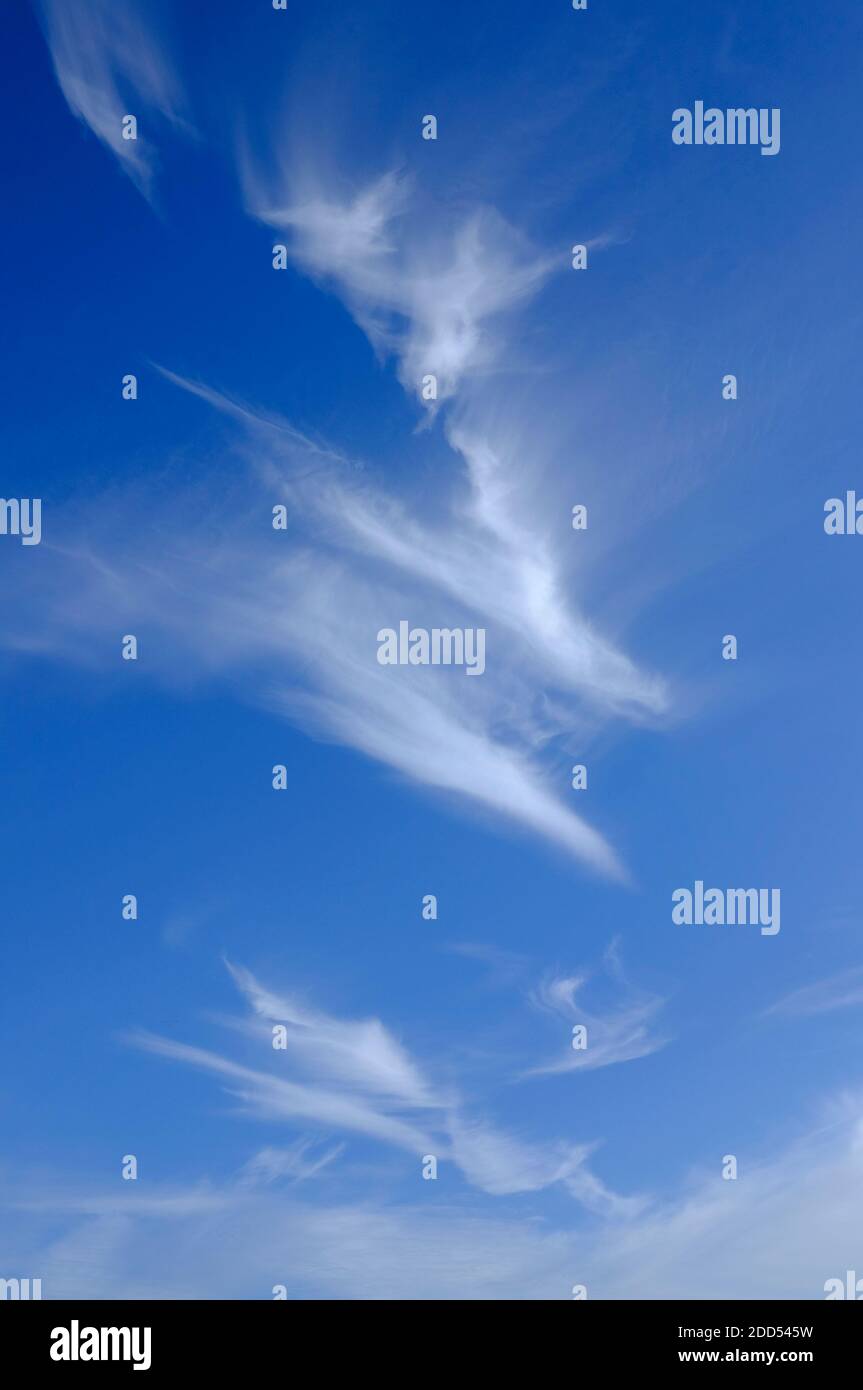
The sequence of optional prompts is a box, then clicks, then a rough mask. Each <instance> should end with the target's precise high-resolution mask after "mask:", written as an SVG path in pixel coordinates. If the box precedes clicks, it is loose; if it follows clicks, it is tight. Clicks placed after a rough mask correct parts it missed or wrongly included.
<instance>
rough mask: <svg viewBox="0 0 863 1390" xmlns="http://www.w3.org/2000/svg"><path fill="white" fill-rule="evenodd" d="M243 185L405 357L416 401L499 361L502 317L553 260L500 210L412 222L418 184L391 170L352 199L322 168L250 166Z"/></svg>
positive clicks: (267, 218) (374, 331) (299, 256)
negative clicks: (443, 223) (443, 221)
mask: <svg viewBox="0 0 863 1390" xmlns="http://www.w3.org/2000/svg"><path fill="white" fill-rule="evenodd" d="M274 181H275V184H276V187H275V189H274V187H273V183H274ZM244 182H245V189H246V201H247V204H248V206H249V208H250V210H251V211H252V212H253V213H254V215H255V216H257V217H258V218H259V219H260V220H261V221H263V222H265V223H267V225H268V226H270V227H273V228H274V229H275V230H276V231H278V232H279V233H280V234H283V235H289V236H290V246H289V249H290V250H291V253H292V255H293V257H294V259H295V260H296V262H297V264H298V265H299V266H300V267H301V268H302V269H303V270H304V271H306V273H308V274H310V275H312V276H314V277H316V278H319V279H323V280H324V281H325V282H326V283H330V284H332V285H333V286H334V287H335V289H336V290H337V292H338V293H339V294H340V295H341V297H342V298H343V300H344V301H345V303H346V305H347V306H348V308H349V309H350V311H351V313H352V314H353V316H354V318H355V319H356V321H357V323H358V324H359V325H360V327H361V328H362V329H363V331H364V332H365V333H366V334H367V336H368V337H369V339H370V341H371V342H372V343H373V344H374V346H375V347H376V348H377V349H378V350H379V351H380V352H381V353H383V354H384V355H390V354H393V355H395V356H396V358H397V359H398V364H399V367H398V370H399V379H400V381H401V383H402V385H403V386H404V387H405V389H406V390H407V391H409V392H410V393H411V394H414V395H417V396H419V395H420V393H421V387H422V379H423V377H425V376H426V375H428V374H433V375H434V376H435V377H436V378H437V386H438V394H437V401H438V403H440V402H442V401H444V400H447V399H449V397H451V396H452V395H454V393H455V392H456V390H457V389H458V387H459V386H460V385H461V383H462V382H463V381H464V380H465V378H467V377H469V376H472V375H475V374H476V373H478V372H482V371H485V370H488V369H489V368H490V367H491V366H492V365H493V364H494V362H495V360H496V356H497V348H498V344H497V343H496V339H495V334H494V332H493V329H494V327H495V325H496V321H497V319H498V318H499V316H501V315H502V314H504V313H505V312H506V311H508V310H510V309H512V308H513V307H514V306H515V305H517V304H518V303H519V302H520V301H522V300H524V299H525V298H526V297H527V296H529V295H531V294H533V293H534V292H535V291H536V290H537V289H538V288H539V286H540V285H541V284H542V282H543V280H545V279H546V277H547V276H548V274H549V273H550V271H551V269H552V266H553V264H554V262H553V261H552V260H551V259H550V258H540V257H537V256H535V255H533V254H531V252H530V251H529V249H528V248H527V247H526V246H525V245H524V243H523V239H522V238H521V237H520V235H519V234H518V233H517V232H516V230H515V229H514V228H513V227H510V226H508V225H507V224H506V223H505V222H504V221H503V219H502V218H501V217H499V215H498V214H497V213H495V212H494V211H493V210H492V209H488V208H477V209H474V210H473V211H471V212H469V213H467V214H466V215H465V216H464V217H461V218H459V219H458V220H457V221H455V223H454V224H453V225H452V226H451V227H449V228H448V229H446V230H445V231H444V230H443V229H442V228H441V227H440V226H439V225H435V226H430V225H429V223H428V221H426V220H425V219H422V220H420V219H415V220H413V221H412V222H408V220H407V219H408V214H409V212H410V211H411V208H412V192H413V190H412V188H411V185H410V182H409V181H408V180H407V179H406V178H404V177H399V176H398V175H397V174H395V173H392V172H391V173H388V174H386V175H384V176H383V177H381V178H379V179H376V180H373V181H372V182H370V183H368V184H366V185H365V186H363V187H361V188H360V189H359V191H357V192H355V193H353V194H347V195H345V194H342V193H340V192H339V191H337V190H336V189H335V187H333V188H326V187H324V186H323V183H322V181H321V178H320V175H316V176H310V175H308V174H306V175H300V174H299V173H297V172H294V173H289V174H287V175H286V174H285V172H284V171H276V175H275V180H274V177H273V173H272V172H269V173H268V174H264V175H262V174H261V173H260V171H255V172H252V170H251V167H250V165H249V164H248V163H247V164H246V168H245V171H244Z"/></svg>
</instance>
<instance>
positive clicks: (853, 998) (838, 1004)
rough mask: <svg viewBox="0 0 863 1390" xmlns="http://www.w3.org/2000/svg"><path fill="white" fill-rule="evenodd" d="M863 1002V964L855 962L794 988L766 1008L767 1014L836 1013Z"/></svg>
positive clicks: (857, 1006) (802, 1014) (855, 1006)
mask: <svg viewBox="0 0 863 1390" xmlns="http://www.w3.org/2000/svg"><path fill="white" fill-rule="evenodd" d="M861 1004H863V968H861V967H860V966H854V967H853V968H852V969H850V970H843V971H842V972H841V973H840V974H838V975H831V976H830V977H829V979H826V980H817V981H816V982H815V983H814V984H811V985H804V986H803V987H802V988H801V989H795V990H792V992H791V993H790V994H786V995H785V996H784V997H783V998H782V999H779V1000H777V1002H776V1003H775V1004H772V1005H771V1006H770V1008H769V1009H767V1010H766V1011H765V1012H766V1013H767V1014H790V1015H792V1016H805V1015H807V1014H827V1013H833V1012H834V1011H835V1010H836V1009H854V1008H859V1006H860V1005H861Z"/></svg>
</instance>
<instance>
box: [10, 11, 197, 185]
mask: <svg viewBox="0 0 863 1390" xmlns="http://www.w3.org/2000/svg"><path fill="white" fill-rule="evenodd" d="M36 8H37V12H38V13H39V15H40V19H41V21H42V26H43V29H44V32H45V38H46V40H47V43H48V47H49V49H50V50H51V60H52V62H53V64H54V71H55V72H56V74H57V81H58V82H59V84H60V89H61V91H62V92H63V95H64V97H65V98H66V100H67V102H68V103H69V107H70V109H71V111H72V112H73V113H74V114H75V115H76V116H77V117H78V118H79V120H81V121H83V122H84V124H85V125H87V126H89V128H90V129H91V130H92V131H93V134H94V135H96V136H97V137H98V139H99V140H101V141H102V143H103V144H104V145H107V147H108V149H109V150H111V152H112V153H113V154H114V155H115V156H116V158H117V159H118V161H119V163H120V165H121V167H122V168H123V169H124V170H125V172H126V173H127V174H128V175H129V177H130V178H131V179H132V180H133V182H134V183H135V184H136V185H137V186H138V188H139V189H140V190H141V192H142V193H144V194H145V195H149V192H150V188H151V184H152V179H153V176H154V173H155V168H156V154H155V145H154V141H153V138H152V133H151V130H150V129H149V128H148V124H147V121H146V120H145V119H144V117H145V116H146V117H158V118H160V119H162V120H166V121H168V122H170V123H171V124H173V125H174V126H175V127H177V128H181V127H185V128H186V129H188V126H187V124H186V121H185V119H184V117H183V114H182V113H183V105H184V103H183V93H182V88H181V85H180V82H179V80H178V78H177V77H176V75H175V73H174V70H173V65H172V63H171V60H170V59H169V57H168V55H167V53H166V51H165V48H164V46H163V45H162V44H160V43H159V41H158V39H157V38H156V36H155V35H154V33H153V32H152V31H151V29H150V27H149V26H148V25H147V24H145V23H143V21H142V19H141V11H140V7H138V8H137V9H136V7H135V6H133V5H129V4H118V3H116V0H36ZM127 115H132V116H135V117H136V119H137V120H138V131H137V139H134V140H132V139H124V137H123V118H124V116H127Z"/></svg>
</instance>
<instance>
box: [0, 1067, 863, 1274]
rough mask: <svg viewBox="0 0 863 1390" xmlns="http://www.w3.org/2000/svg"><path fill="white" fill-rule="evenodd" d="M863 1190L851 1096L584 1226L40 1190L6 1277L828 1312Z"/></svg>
mask: <svg viewBox="0 0 863 1390" xmlns="http://www.w3.org/2000/svg"><path fill="white" fill-rule="evenodd" d="M861 1181H863V1105H861V1101H860V1097H859V1095H858V1096H854V1097H847V1098H846V1100H845V1103H844V1105H843V1107H842V1113H841V1115H838V1116H834V1120H833V1123H831V1124H830V1125H828V1126H826V1127H825V1126H823V1125H822V1126H819V1127H818V1128H817V1129H816V1130H815V1131H814V1133H812V1134H811V1135H809V1136H806V1137H804V1138H802V1139H801V1141H800V1142H799V1143H797V1144H796V1145H794V1146H792V1147H790V1148H788V1147H786V1148H781V1149H779V1150H778V1151H777V1152H776V1153H774V1154H773V1156H772V1157H771V1158H770V1159H769V1160H767V1161H763V1162H752V1163H751V1164H746V1163H744V1164H742V1165H741V1170H740V1175H739V1177H738V1180H737V1181H736V1182H723V1180H722V1178H721V1177H720V1176H719V1173H718V1171H717V1172H714V1173H712V1174H708V1173H700V1174H699V1175H697V1176H695V1177H693V1178H691V1180H690V1182H689V1184H688V1188H687V1189H686V1190H685V1191H684V1192H683V1193H682V1194H681V1195H680V1196H678V1197H676V1198H675V1199H673V1200H668V1201H664V1202H662V1203H657V1204H654V1205H653V1206H652V1207H651V1208H649V1209H644V1210H639V1209H633V1210H631V1211H630V1212H629V1213H628V1214H621V1213H620V1212H617V1213H615V1214H614V1216H613V1218H612V1219H606V1220H603V1219H601V1218H600V1219H599V1220H597V1217H596V1216H593V1217H591V1219H590V1223H589V1225H584V1226H579V1225H575V1224H573V1225H564V1224H561V1223H556V1224H554V1225H552V1224H551V1223H549V1222H547V1221H541V1220H535V1219H527V1220H526V1219H525V1215H524V1211H523V1210H522V1209H519V1210H517V1212H515V1213H513V1211H512V1210H511V1208H509V1207H508V1206H507V1197H506V1195H504V1194H500V1195H498V1196H497V1197H496V1198H495V1200H494V1204H493V1205H492V1206H489V1203H488V1201H487V1200H486V1198H484V1197H476V1198H475V1199H474V1201H473V1202H472V1203H470V1204H466V1203H465V1201H460V1202H458V1203H454V1202H450V1201H447V1200H445V1199H443V1198H441V1199H439V1200H437V1201H436V1202H435V1204H434V1206H433V1208H432V1209H429V1206H428V1204H427V1203H422V1202H405V1201H401V1202H393V1201H386V1200H382V1199H381V1198H379V1197H374V1196H372V1195H370V1194H366V1195H365V1196H363V1197H361V1198H360V1199H358V1200H356V1201H339V1202H334V1201H333V1200H332V1199H330V1198H326V1197H323V1198H321V1200H318V1201H316V1202H313V1201H311V1200H305V1201H301V1200H299V1199H298V1198H297V1197H295V1196H294V1194H293V1192H290V1193H287V1194H286V1193H284V1192H282V1191H279V1190H277V1189H275V1188H274V1187H273V1185H272V1184H270V1183H267V1182H264V1183H261V1184H256V1185H252V1186H250V1185H248V1184H246V1183H244V1182H243V1181H242V1180H238V1181H234V1182H224V1183H221V1184H218V1185H216V1184H212V1183H210V1184H197V1185H191V1184H190V1185H187V1186H186V1187H177V1186H174V1187H171V1188H167V1187H165V1188H159V1187H158V1186H157V1187H156V1188H155V1190H150V1191H145V1190H141V1191H137V1190H135V1191H126V1192H123V1193H116V1192H105V1191H99V1190H93V1189H92V1187H91V1188H90V1189H89V1190H88V1191H83V1192H82V1191H80V1190H75V1189H74V1188H73V1186H72V1185H71V1184H70V1183H69V1182H68V1178H64V1179H63V1180H62V1181H57V1179H56V1178H55V1179H54V1181H53V1183H52V1182H50V1181H46V1176H45V1175H44V1174H42V1175H40V1177H39V1180H38V1182H36V1183H31V1184H30V1188H31V1190H30V1191H29V1192H28V1184H27V1182H26V1181H24V1180H19V1181H18V1182H16V1195H15V1198H14V1200H11V1201H10V1200H9V1199H8V1198H7V1199H6V1200H5V1201H3V1205H4V1228H5V1246H4V1249H5V1259H6V1266H7V1267H8V1268H10V1269H11V1268H14V1269H33V1270H39V1272H40V1275H41V1277H42V1280H43V1297H45V1298H81V1297H91V1298H121V1299H136V1298H137V1299H140V1298H148V1297H149V1298H152V1297H160V1298H179V1299H183V1298H250V1297H252V1298H254V1297H257V1298H264V1299H267V1298H271V1297H272V1291H273V1287H274V1285H277V1284H282V1285H285V1286H286V1287H287V1290H288V1296H289V1297H290V1298H294V1297H297V1298H304V1297H305V1298H308V1297H324V1298H352V1299H365V1298H379V1299H391V1298H395V1299H404V1298H408V1299H450V1298H458V1299H552V1300H557V1299H559V1300H563V1301H566V1300H569V1299H571V1297H572V1288H573V1285H575V1284H584V1285H586V1286H587V1289H588V1295H589V1297H590V1298H611V1299H645V1298H653V1299H677V1298H679V1299H740V1298H750V1299H770V1298H774V1299H778V1298H783V1299H787V1298H795V1299H823V1298H824V1297H825V1287H824V1286H825V1283H826V1281H828V1280H830V1279H836V1278H838V1279H840V1280H841V1281H842V1282H843V1283H844V1279H845V1271H846V1270H848V1269H857V1270H859V1267H860V1266H859V1250H860V1246H861V1242H863V1209H861V1205H860V1202H859V1198H858V1194H859V1190H860V1184H861ZM131 1186H132V1187H133V1188H134V1187H137V1185H136V1184H131ZM0 1200H2V1199H0ZM35 1212H44V1213H46V1214H49V1213H50V1215H51V1217H52V1221H51V1234H50V1235H47V1236H46V1234H45V1228H44V1224H42V1223H38V1224H34V1223H33V1221H32V1215H33V1213H35ZM22 1217H24V1218H30V1219H27V1220H26V1222H25V1224H23V1225H22V1223H21V1218H22ZM55 1232H57V1233H56V1234H55Z"/></svg>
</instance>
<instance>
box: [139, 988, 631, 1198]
mask: <svg viewBox="0 0 863 1390" xmlns="http://www.w3.org/2000/svg"><path fill="white" fill-rule="evenodd" d="M228 969H229V970H230V973H231V975H232V977H233V979H234V981H235V983H236V984H237V986H238V988H239V989H240V991H241V993H242V995H243V997H244V999H245V1000H246V1003H247V1004H248V1006H249V1008H250V1010H251V1019H250V1020H249V1021H248V1024H247V1026H246V1028H245V1029H244V1031H246V1032H248V1033H249V1035H250V1036H251V1038H252V1039H253V1040H254V1044H255V1046H256V1047H257V1048H258V1056H259V1058H260V1061H259V1063H258V1065H255V1066H249V1065H247V1064H244V1063H239V1062H236V1061H234V1060H233V1059H231V1058H228V1057H225V1056H222V1055H220V1054H218V1053H215V1052H213V1051H211V1050H209V1049H205V1048H200V1047H196V1046H190V1045H189V1044H186V1043H180V1042H176V1041H174V1040H172V1039H169V1038H163V1037H158V1036H155V1035H153V1034H151V1033H147V1032H143V1031H141V1032H136V1033H132V1034H130V1035H129V1039H128V1040H129V1041H130V1042H131V1043H132V1044H133V1045H134V1046H136V1047H138V1048H140V1049H142V1050H144V1051H147V1052H150V1053H153V1054H155V1055H158V1056H162V1057H165V1058H168V1059H170V1060H173V1061H176V1062H181V1063H183V1064H185V1065H187V1066H190V1067H193V1068H195V1069H196V1070H202V1071H205V1072H209V1073H210V1074H212V1075H214V1076H216V1077H218V1078H220V1079H221V1080H222V1081H223V1082H224V1083H225V1086H226V1089H227V1090H228V1091H229V1093H230V1094H231V1095H233V1096H234V1097H235V1098H236V1099H238V1100H239V1101H240V1102H241V1105H242V1107H243V1109H244V1110H245V1111H247V1112H248V1113H250V1114H252V1115H254V1116H257V1117H258V1118H260V1119H267V1120H270V1121H276V1122H279V1123H282V1124H288V1125H295V1126H309V1125H314V1126H316V1127H317V1128H318V1129H322V1128H323V1129H326V1130H327V1131H333V1132H341V1133H345V1134H348V1135H351V1134H353V1135H354V1136H363V1137H365V1138H368V1139H372V1140H375V1141H377V1142H379V1143H382V1144H384V1145H389V1146H393V1147H395V1148H396V1149H400V1150H405V1151H407V1152H409V1153H411V1154H413V1155H414V1157H415V1159H416V1161H417V1162H419V1160H420V1159H421V1158H423V1157H425V1156H426V1155H427V1154H432V1155H434V1156H435V1157H436V1158H438V1159H439V1160H440V1161H442V1162H446V1161H449V1162H452V1163H453V1164H454V1165H455V1167H456V1168H457V1169H458V1170H460V1172H461V1173H462V1175H463V1176H464V1178H465V1179H466V1180H467V1182H468V1183H469V1184H470V1185H471V1186H473V1187H475V1188H478V1189H480V1190H481V1191H483V1192H485V1193H487V1194H488V1195H491V1196H505V1195H512V1194H514V1193H519V1192H535V1191H540V1190H543V1189H545V1188H547V1187H550V1186H553V1185H555V1184H561V1185H563V1187H565V1188H566V1189H567V1190H568V1191H569V1193H570V1194H571V1196H573V1197H574V1198H575V1199H576V1200H577V1201H578V1202H580V1203H581V1204H583V1205H584V1206H586V1207H587V1208H589V1209H590V1210H594V1211H598V1212H601V1213H603V1214H604V1215H608V1216H611V1215H615V1216H620V1217H622V1216H624V1215H628V1214H631V1213H632V1212H633V1211H634V1210H636V1209H639V1210H640V1209H641V1208H642V1207H643V1205H644V1200H643V1199H642V1198H639V1197H621V1196H619V1195H618V1194H616V1193H614V1192H612V1191H611V1190H610V1189H609V1188H607V1187H606V1186H605V1184H604V1183H603V1182H602V1181H601V1180H600V1179H599V1178H598V1177H597V1176H596V1175H595V1174H594V1173H593V1172H592V1171H591V1169H590V1166H589V1163H588V1159H589V1158H590V1156H591V1154H592V1152H593V1150H594V1148H595V1145H594V1144H590V1143H571V1142H553V1143H551V1144H537V1143H531V1142H528V1141H526V1140H524V1139H522V1138H516V1137H514V1136H512V1135H510V1134H508V1133H506V1131H505V1130H502V1129H501V1128H500V1127H499V1126H497V1125H495V1124H494V1123H491V1122H489V1121H488V1120H486V1119H485V1118H482V1117H478V1116H476V1115H475V1114H472V1113H470V1111H469V1109H468V1108H466V1107H465V1105H464V1103H463V1101H462V1100H461V1098H460V1097H459V1096H458V1095H457V1094H456V1093H455V1092H454V1091H453V1090H452V1088H446V1089H443V1088H440V1087H438V1086H436V1085H435V1084H434V1083H433V1082H432V1081H431V1080H430V1079H429V1078H427V1077H426V1076H425V1075H423V1073H422V1072H421V1070H420V1069H419V1067H418V1066H417V1064H416V1063H415V1062H414V1061H413V1059H411V1058H410V1057H409V1056H408V1054H407V1052H406V1051H405V1049H404V1048H403V1047H402V1045H401V1044H400V1043H399V1042H398V1041H397V1040H396V1039H395V1038H394V1037H393V1036H392V1034H391V1033H390V1032H389V1030H388V1029H386V1028H385V1027H384V1025H383V1024H382V1023H381V1022H380V1021H379V1020H377V1019H371V1020H362V1021H359V1022H352V1021H348V1020H341V1019H337V1018H333V1017H331V1016H329V1015H326V1014H322V1013H320V1012H319V1011H315V1010H311V1009H309V1008H308V1007H305V1006H302V1005H300V1004H298V1003H297V1002H296V1001H295V1000H293V999H291V998H290V997H288V996H285V995H284V994H282V993H274V992H273V991H272V990H270V989H267V988H266V987H264V986H263V985H261V984H260V982H259V981H258V980H257V979H256V978H255V977H254V976H253V975H252V974H251V973H250V972H249V971H248V970H246V969H244V968H242V967H239V966H234V965H229V966H228ZM273 1025H281V1026H282V1027H284V1028H285V1030H286V1046H285V1047H284V1048H279V1049H274V1048H273V1046H272V1041H273ZM286 1073H287V1074H286ZM297 1074H299V1077H298V1078H297ZM323 1078H325V1080H326V1084H323V1080H322V1079H323ZM340 1152H341V1150H338V1151H336V1152H331V1153H330V1154H329V1155H327V1156H326V1157H325V1158H324V1159H323V1160H322V1162H321V1163H319V1164H316V1165H314V1166H315V1167H319V1166H323V1164H324V1163H328V1162H330V1161H333V1160H334V1159H335V1158H336V1157H337V1156H338V1155H339V1153H340ZM302 1154H303V1151H302V1150H301V1151H300V1152H299V1153H297V1151H296V1150H295V1149H294V1150H288V1151H287V1153H286V1152H285V1151H282V1150H274V1149H273V1148H271V1147H270V1148H267V1149H266V1150H263V1151H262V1153H259V1154H258V1155H257V1157H256V1158H255V1160H253V1163H252V1165H251V1168H247V1170H245V1171H244V1174H243V1181H244V1182H246V1183H248V1182H249V1181H250V1180H251V1179H257V1180H263V1181H267V1180H272V1179H274V1178H275V1177H277V1176H280V1175H285V1174H287V1175H292V1174H294V1175H297V1174H299V1173H301V1172H302V1170H303V1166H304V1165H303V1159H302Z"/></svg>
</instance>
